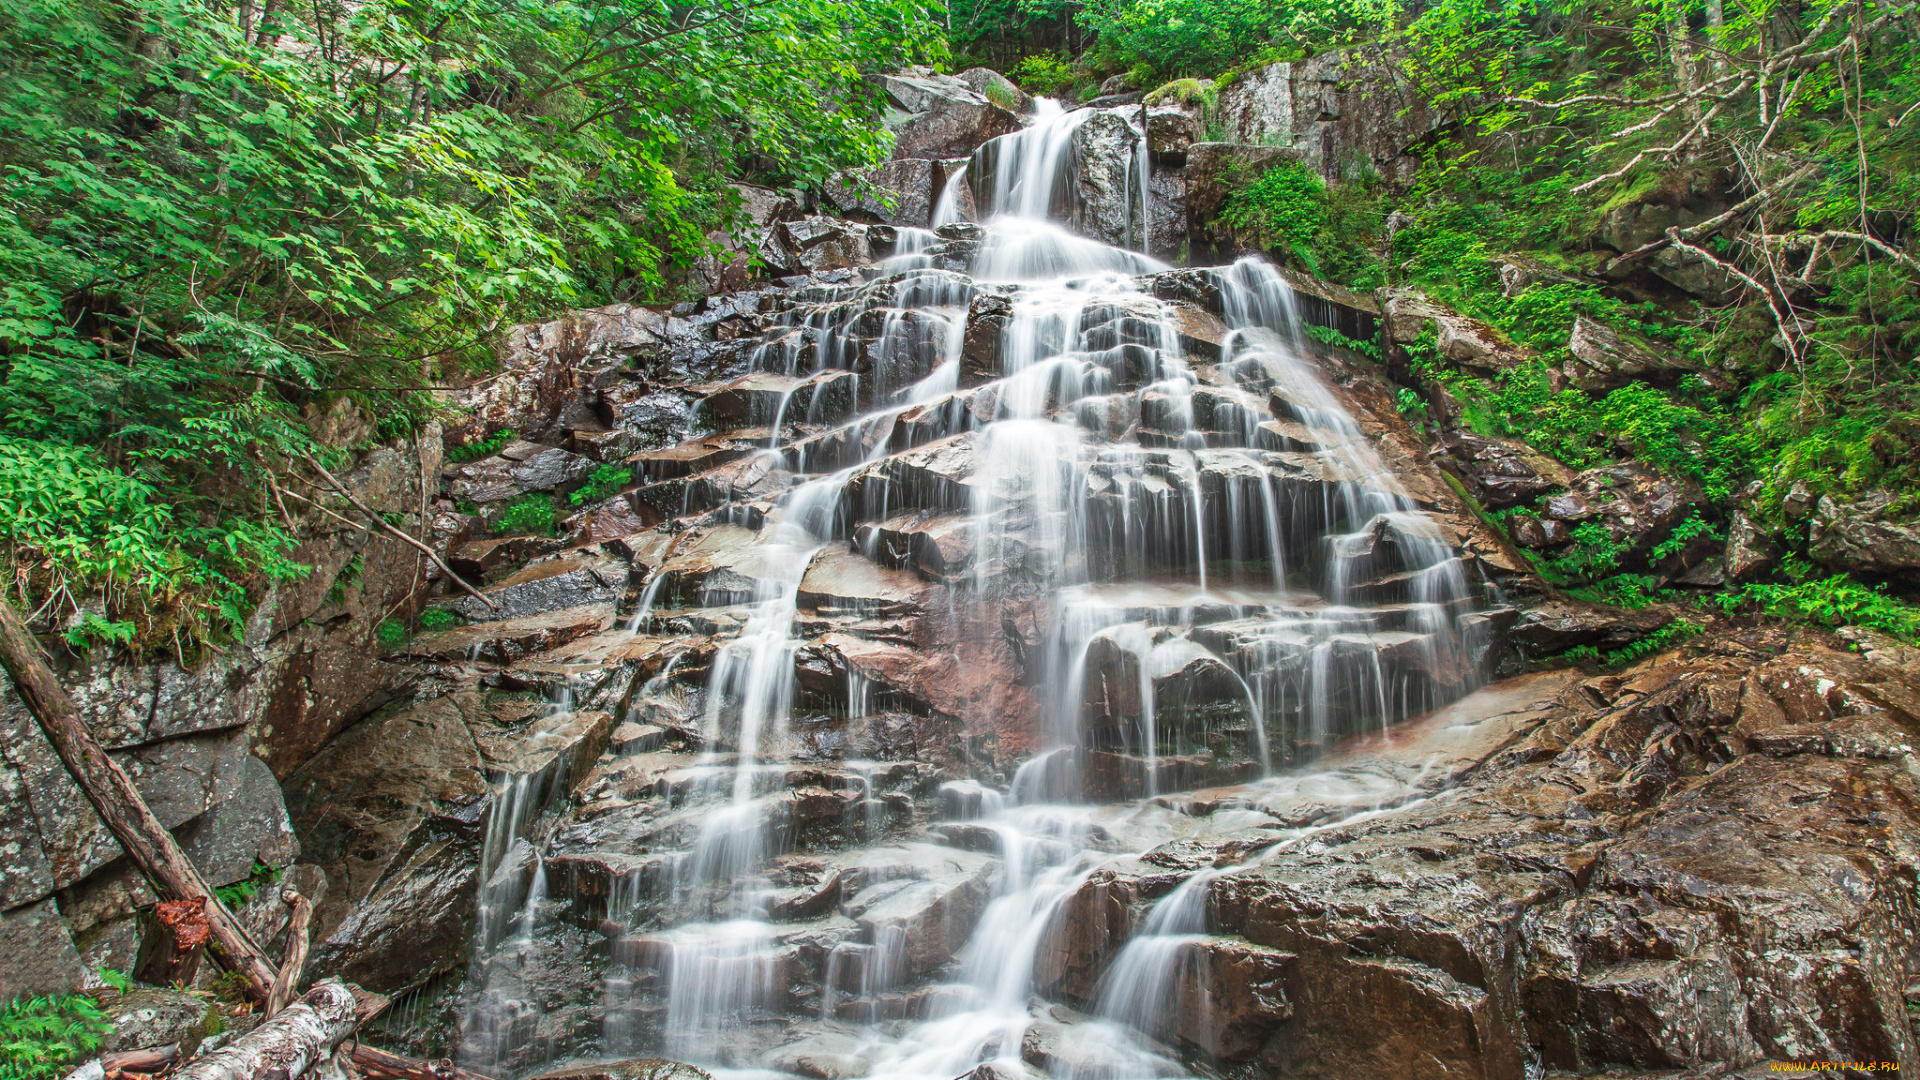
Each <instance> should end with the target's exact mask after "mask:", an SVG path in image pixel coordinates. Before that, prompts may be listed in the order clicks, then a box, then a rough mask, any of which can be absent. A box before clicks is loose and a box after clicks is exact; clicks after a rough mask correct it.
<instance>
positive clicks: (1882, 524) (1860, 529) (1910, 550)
mask: <svg viewBox="0 0 1920 1080" xmlns="http://www.w3.org/2000/svg"><path fill="white" fill-rule="evenodd" d="M1892 503H1893V497H1892V496H1891V495H1889V494H1888V493H1887V492H1885V491H1875V492H1872V493H1870V494H1868V495H1865V496H1862V497H1861V498H1859V499H1857V500H1855V501H1853V502H1849V503H1842V502H1839V501H1838V500H1836V499H1834V498H1833V497H1832V496H1826V495H1823V496H1821V498H1820V501H1819V503H1818V504H1817V505H1816V506H1815V508H1814V514H1813V522H1812V524H1811V525H1809V526H1808V528H1807V555H1808V557H1809V558H1811V559H1813V561H1815V562H1817V563H1820V564H1821V565H1823V566H1831V567H1833V568H1835V569H1837V570H1850V571H1853V572H1855V573H1861V574H1899V573H1906V572H1909V571H1912V570H1915V569H1920V521H1915V520H1909V521H1899V520H1893V519H1892V518H1893V515H1892V514H1891V513H1890V512H1889V509H1888V508H1889V507H1890V506H1891V505H1892Z"/></svg>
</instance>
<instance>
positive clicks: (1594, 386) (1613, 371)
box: [1566, 315, 1699, 394]
mask: <svg viewBox="0 0 1920 1080" xmlns="http://www.w3.org/2000/svg"><path fill="white" fill-rule="evenodd" d="M1567 348H1568V350H1569V351H1571V352H1572V353H1573V359H1572V360H1570V361H1568V363H1567V366H1566V372H1567V378H1568V379H1569V380H1570V381H1571V382H1572V383H1573V385H1575V386H1577V387H1579V388H1580V389H1582V390H1585V391H1587V392H1589V393H1595V394H1602V393H1605V392H1607V391H1609V390H1614V389H1617V388H1619V387H1622V386H1625V385H1627V384H1628V383H1630V382H1633V381H1634V380H1636V379H1639V380H1645V381H1648V382H1671V381H1672V380H1673V379H1675V378H1678V377H1679V376H1680V375H1681V374H1682V373H1684V372H1688V371H1694V370H1697V369H1698V367H1699V365H1698V364H1697V363H1695V362H1694V361H1693V360H1691V359H1689V358H1688V357H1687V356H1686V355H1685V354H1684V353H1682V352H1679V351H1678V350H1668V351H1666V352H1664V353H1662V352H1656V351H1655V350H1654V348H1653V347H1652V346H1649V345H1648V344H1646V343H1645V342H1641V341H1636V340H1634V339H1633V338H1630V337H1627V336H1625V335H1622V334H1621V333H1619V332H1618V331H1616V330H1614V329H1613V328H1612V327H1610V326H1607V325H1605V324H1603V323H1597V322H1594V321H1593V320H1592V319H1589V318H1587V317H1586V316H1585V315H1581V316H1578V317H1576V318H1575V319H1574V321H1573V336H1572V337H1571V339H1570V340H1569V341H1568V344H1567Z"/></svg>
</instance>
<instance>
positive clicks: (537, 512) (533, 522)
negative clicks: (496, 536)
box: [494, 495, 554, 536]
mask: <svg viewBox="0 0 1920 1080" xmlns="http://www.w3.org/2000/svg"><path fill="white" fill-rule="evenodd" d="M553 522H554V514H553V501H552V500H551V499H548V498H547V497H546V496H545V495H525V496H522V497H521V498H519V499H516V500H514V501H513V502H512V503H511V504H509V505H508V506H507V508H506V509H505V510H503V511H501V513H500V520H499V521H498V522H497V523H496V525H495V529H494V531H496V532H501V533H529V534H532V535H534V536H550V535H552V533H553Z"/></svg>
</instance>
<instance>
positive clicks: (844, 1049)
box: [767, 1029, 873, 1080]
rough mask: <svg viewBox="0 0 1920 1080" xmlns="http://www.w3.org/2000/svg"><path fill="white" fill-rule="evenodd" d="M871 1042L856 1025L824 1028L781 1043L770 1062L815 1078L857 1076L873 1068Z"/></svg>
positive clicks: (839, 1079) (833, 1079) (842, 1079)
mask: <svg viewBox="0 0 1920 1080" xmlns="http://www.w3.org/2000/svg"><path fill="white" fill-rule="evenodd" d="M870 1045H871V1043H870V1041H869V1040H868V1039H867V1038H866V1037H865V1036H864V1035H862V1034H861V1033H860V1032H859V1031H857V1030H855V1029H847V1030H844V1031H838V1030H836V1031H823V1032H820V1033H818V1034H814V1035H808V1036H807V1037H806V1038H803V1039H800V1040H799V1041H797V1042H791V1043H788V1044H787V1045H785V1046H782V1047H780V1048H779V1049H778V1050H775V1051H774V1052H773V1054H772V1055H771V1056H770V1057H769V1058H768V1059H767V1064H768V1065H769V1066H771V1067H773V1068H776V1069H779V1070H781V1071H783V1072H789V1073H795V1074H797V1075H800V1076H810V1077H814V1078H815V1080H853V1078H854V1077H860V1076H865V1075H867V1073H868V1072H869V1071H871V1070H872V1068H873V1061H872V1059H871V1057H870V1056H869V1053H868V1051H869V1047H870Z"/></svg>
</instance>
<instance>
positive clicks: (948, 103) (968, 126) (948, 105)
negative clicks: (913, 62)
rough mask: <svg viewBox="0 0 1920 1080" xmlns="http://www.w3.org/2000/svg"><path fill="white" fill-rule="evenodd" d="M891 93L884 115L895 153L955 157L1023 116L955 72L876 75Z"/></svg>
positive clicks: (1015, 126)
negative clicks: (960, 77) (990, 97)
mask: <svg viewBox="0 0 1920 1080" xmlns="http://www.w3.org/2000/svg"><path fill="white" fill-rule="evenodd" d="M873 80H874V81H875V82H876V83H878V84H879V87H880V90H881V92H882V93H884V94H885V95H886V98H887V111H886V114H885V116H884V117H883V120H884V121H885V123H886V125H887V127H888V129H889V130H891V131H892V132H893V156H894V157H896V158H956V157H966V156H967V155H969V154H971V153H973V152H974V151H975V150H976V149H978V148H979V147H980V145H981V144H982V143H985V142H986V141H987V140H989V139H993V138H997V137H999V136H1001V135H1007V134H1011V133H1012V132H1015V131H1018V130H1020V118H1019V117H1018V116H1017V115H1015V114H1014V113H1013V112H1012V111H1010V110H1009V109H1007V108H1004V107H1002V106H1000V105H996V104H994V103H993V102H992V101H991V100H989V99H988V98H987V97H986V96H985V95H984V94H982V93H981V92H980V91H977V90H975V89H974V88H973V87H972V86H970V85H968V83H967V82H965V81H963V80H962V79H959V78H955V77H954V76H952V75H940V74H937V73H935V72H934V71H932V70H931V69H929V68H923V67H911V68H908V69H906V70H905V71H902V72H899V73H897V74H893V75H877V76H873Z"/></svg>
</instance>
